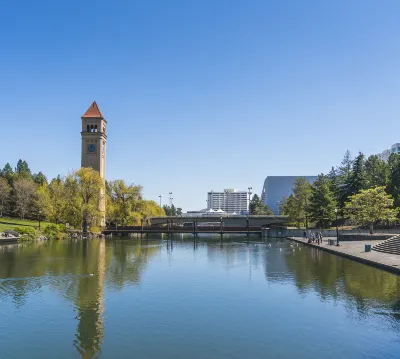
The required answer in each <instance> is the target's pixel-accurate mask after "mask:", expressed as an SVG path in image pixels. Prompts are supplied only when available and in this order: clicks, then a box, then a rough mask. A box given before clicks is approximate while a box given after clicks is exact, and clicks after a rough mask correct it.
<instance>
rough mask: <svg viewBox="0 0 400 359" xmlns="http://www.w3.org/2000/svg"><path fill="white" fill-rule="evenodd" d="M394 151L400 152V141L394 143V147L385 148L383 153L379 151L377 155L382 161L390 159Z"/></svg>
mask: <svg viewBox="0 0 400 359" xmlns="http://www.w3.org/2000/svg"><path fill="white" fill-rule="evenodd" d="M392 153H397V154H400V143H395V144H393V145H392V147H391V148H390V149H387V150H384V151H383V152H381V153H378V154H377V156H378V158H379V159H381V160H382V161H385V162H387V161H389V157H390V155H391V154H392Z"/></svg>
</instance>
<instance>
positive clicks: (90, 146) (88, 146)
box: [81, 101, 107, 226]
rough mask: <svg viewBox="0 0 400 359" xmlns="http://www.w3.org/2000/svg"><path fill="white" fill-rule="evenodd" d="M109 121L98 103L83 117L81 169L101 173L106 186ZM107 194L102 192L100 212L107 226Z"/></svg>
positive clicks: (102, 220) (103, 222)
mask: <svg viewBox="0 0 400 359" xmlns="http://www.w3.org/2000/svg"><path fill="white" fill-rule="evenodd" d="M106 131H107V121H106V120H105V119H104V117H103V114H102V113H101V112H100V109H99V107H98V106H97V103H96V101H94V102H93V103H92V104H91V106H90V107H89V108H88V109H87V111H86V112H85V114H84V115H83V116H82V132H81V135H82V160H81V167H92V168H93V169H94V170H96V171H98V172H99V173H100V177H101V178H102V180H103V184H104V185H105V175H106V143H107V136H106ZM105 209H106V206H105V193H104V186H103V189H102V192H101V199H100V210H101V211H102V213H103V215H102V219H101V225H102V226H104V225H105Z"/></svg>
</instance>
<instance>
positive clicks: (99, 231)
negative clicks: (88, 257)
mask: <svg viewBox="0 0 400 359" xmlns="http://www.w3.org/2000/svg"><path fill="white" fill-rule="evenodd" d="M89 232H90V233H94V234H100V233H101V229H100V228H99V227H90V228H89Z"/></svg>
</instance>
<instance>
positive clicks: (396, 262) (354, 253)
mask: <svg viewBox="0 0 400 359" xmlns="http://www.w3.org/2000/svg"><path fill="white" fill-rule="evenodd" d="M288 238H289V239H291V240H294V241H296V242H300V243H304V244H306V245H308V246H311V247H317V248H319V249H321V250H324V251H327V252H330V253H333V254H337V255H340V256H343V257H346V258H349V259H353V260H356V261H359V262H362V263H365V264H369V265H372V266H375V267H378V268H381V269H384V270H387V271H390V272H392V273H396V274H400V255H395V254H386V253H381V252H376V251H371V252H365V245H366V244H371V245H375V244H378V243H381V242H382V241H376V240H375V241H374V240H366V241H348V242H344V241H343V242H340V246H339V247H337V246H330V245H328V238H324V243H322V244H320V245H318V244H312V243H307V240H304V239H303V238H300V237H288ZM332 239H335V240H336V238H332Z"/></svg>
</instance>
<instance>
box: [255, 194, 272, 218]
mask: <svg viewBox="0 0 400 359" xmlns="http://www.w3.org/2000/svg"><path fill="white" fill-rule="evenodd" d="M249 209H250V213H249V214H250V215H256V216H261V215H273V214H274V212H272V210H271V209H270V208H269V207H268V206H266V205H264V204H263V203H262V202H261V200H260V197H259V196H258V195H257V194H254V195H253V198H252V199H251V201H250V205H249Z"/></svg>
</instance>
